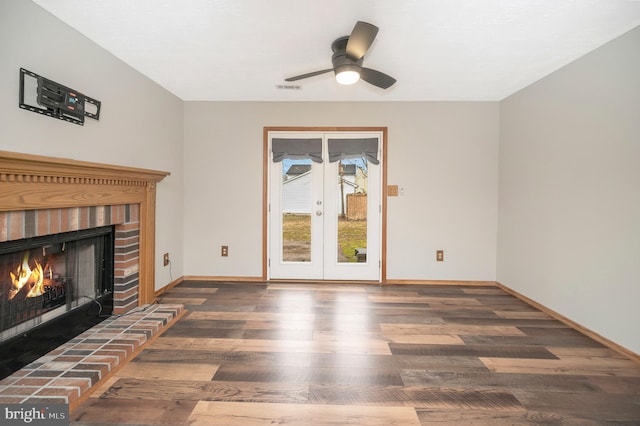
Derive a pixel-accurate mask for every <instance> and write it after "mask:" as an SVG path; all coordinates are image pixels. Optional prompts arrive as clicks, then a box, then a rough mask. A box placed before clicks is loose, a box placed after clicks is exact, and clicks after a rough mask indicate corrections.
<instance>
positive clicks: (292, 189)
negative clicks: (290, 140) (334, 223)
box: [282, 164, 366, 214]
mask: <svg viewBox="0 0 640 426" xmlns="http://www.w3.org/2000/svg"><path fill="white" fill-rule="evenodd" d="M342 179H343V182H344V193H343V201H344V203H345V205H346V200H347V194H354V193H356V192H358V193H361V192H365V191H366V177H365V176H364V174H363V173H362V171H361V170H360V169H358V168H357V167H356V165H355V164H345V165H344V169H343V176H342ZM356 181H360V182H363V183H362V185H365V186H364V188H361V187H360V186H358V184H357V183H356ZM338 197H339V196H338ZM338 206H340V204H339V205H338ZM312 207H313V200H312V199H311V165H310V164H294V165H292V166H291V167H289V170H287V171H286V172H285V174H284V177H283V182H282V212H283V213H293V214H310V213H311V209H312Z"/></svg>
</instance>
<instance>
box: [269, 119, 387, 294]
mask: <svg viewBox="0 0 640 426" xmlns="http://www.w3.org/2000/svg"><path fill="white" fill-rule="evenodd" d="M269 132H380V134H381V135H382V141H381V142H382V170H381V173H382V176H381V179H382V188H381V194H380V197H381V199H380V205H381V209H382V212H381V217H380V220H381V229H380V233H381V234H380V244H381V247H380V282H381V283H385V282H386V281H387V128H386V127H264V128H263V132H262V139H263V146H262V150H263V152H262V158H263V160H262V279H263V280H264V281H267V276H268V268H269V246H268V244H269V240H268V238H269V229H268V227H269V162H270V157H271V156H270V152H269ZM278 281H288V280H278ZM291 281H300V280H291ZM314 281H317V280H314ZM325 281H330V280H325ZM366 282H372V281H366Z"/></svg>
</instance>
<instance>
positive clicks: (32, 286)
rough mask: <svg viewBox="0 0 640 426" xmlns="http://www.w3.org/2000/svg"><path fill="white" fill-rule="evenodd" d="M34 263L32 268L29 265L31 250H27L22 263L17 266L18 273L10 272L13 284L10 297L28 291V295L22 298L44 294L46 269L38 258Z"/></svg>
mask: <svg viewBox="0 0 640 426" xmlns="http://www.w3.org/2000/svg"><path fill="white" fill-rule="evenodd" d="M33 263H34V268H33V269H31V267H30V266H29V252H26V253H25V254H24V258H23V260H22V264H21V265H18V267H17V268H16V273H15V274H14V273H13V272H9V275H11V282H12V284H13V288H12V289H11V291H10V294H9V299H13V297H14V296H15V295H17V294H18V293H23V292H26V295H25V296H23V297H22V298H25V297H36V296H41V295H42V294H44V278H45V276H44V270H43V268H42V266H41V265H40V263H39V262H38V261H37V260H34V261H33ZM25 286H26V287H25ZM23 288H24V289H23Z"/></svg>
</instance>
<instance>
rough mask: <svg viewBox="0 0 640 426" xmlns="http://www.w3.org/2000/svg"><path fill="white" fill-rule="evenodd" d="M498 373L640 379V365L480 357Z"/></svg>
mask: <svg viewBox="0 0 640 426" xmlns="http://www.w3.org/2000/svg"><path fill="white" fill-rule="evenodd" d="M480 360H481V361H482V363H483V364H484V365H485V366H486V367H487V368H488V369H489V370H491V371H493V372H496V373H518V374H527V373H528V374H568V375H587V376H609V375H612V374H613V375H616V376H620V377H640V365H638V364H637V363H636V362H634V361H631V360H626V359H610V360H604V361H603V359H595V360H593V359H588V358H574V359H568V360H567V359H507V358H489V357H480Z"/></svg>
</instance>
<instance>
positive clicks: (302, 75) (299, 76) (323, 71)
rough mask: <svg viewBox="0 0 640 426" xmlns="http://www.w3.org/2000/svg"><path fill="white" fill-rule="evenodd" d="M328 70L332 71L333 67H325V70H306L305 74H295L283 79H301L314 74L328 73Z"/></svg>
mask: <svg viewBox="0 0 640 426" xmlns="http://www.w3.org/2000/svg"><path fill="white" fill-rule="evenodd" d="M330 71H333V68H327V69H326V70H320V71H314V72H308V73H306V74H300V75H296V76H295V77H289V78H285V79H284V81H297V80H302V79H303V78H309V77H314V76H316V75H320V74H325V73H328V72H330Z"/></svg>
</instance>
